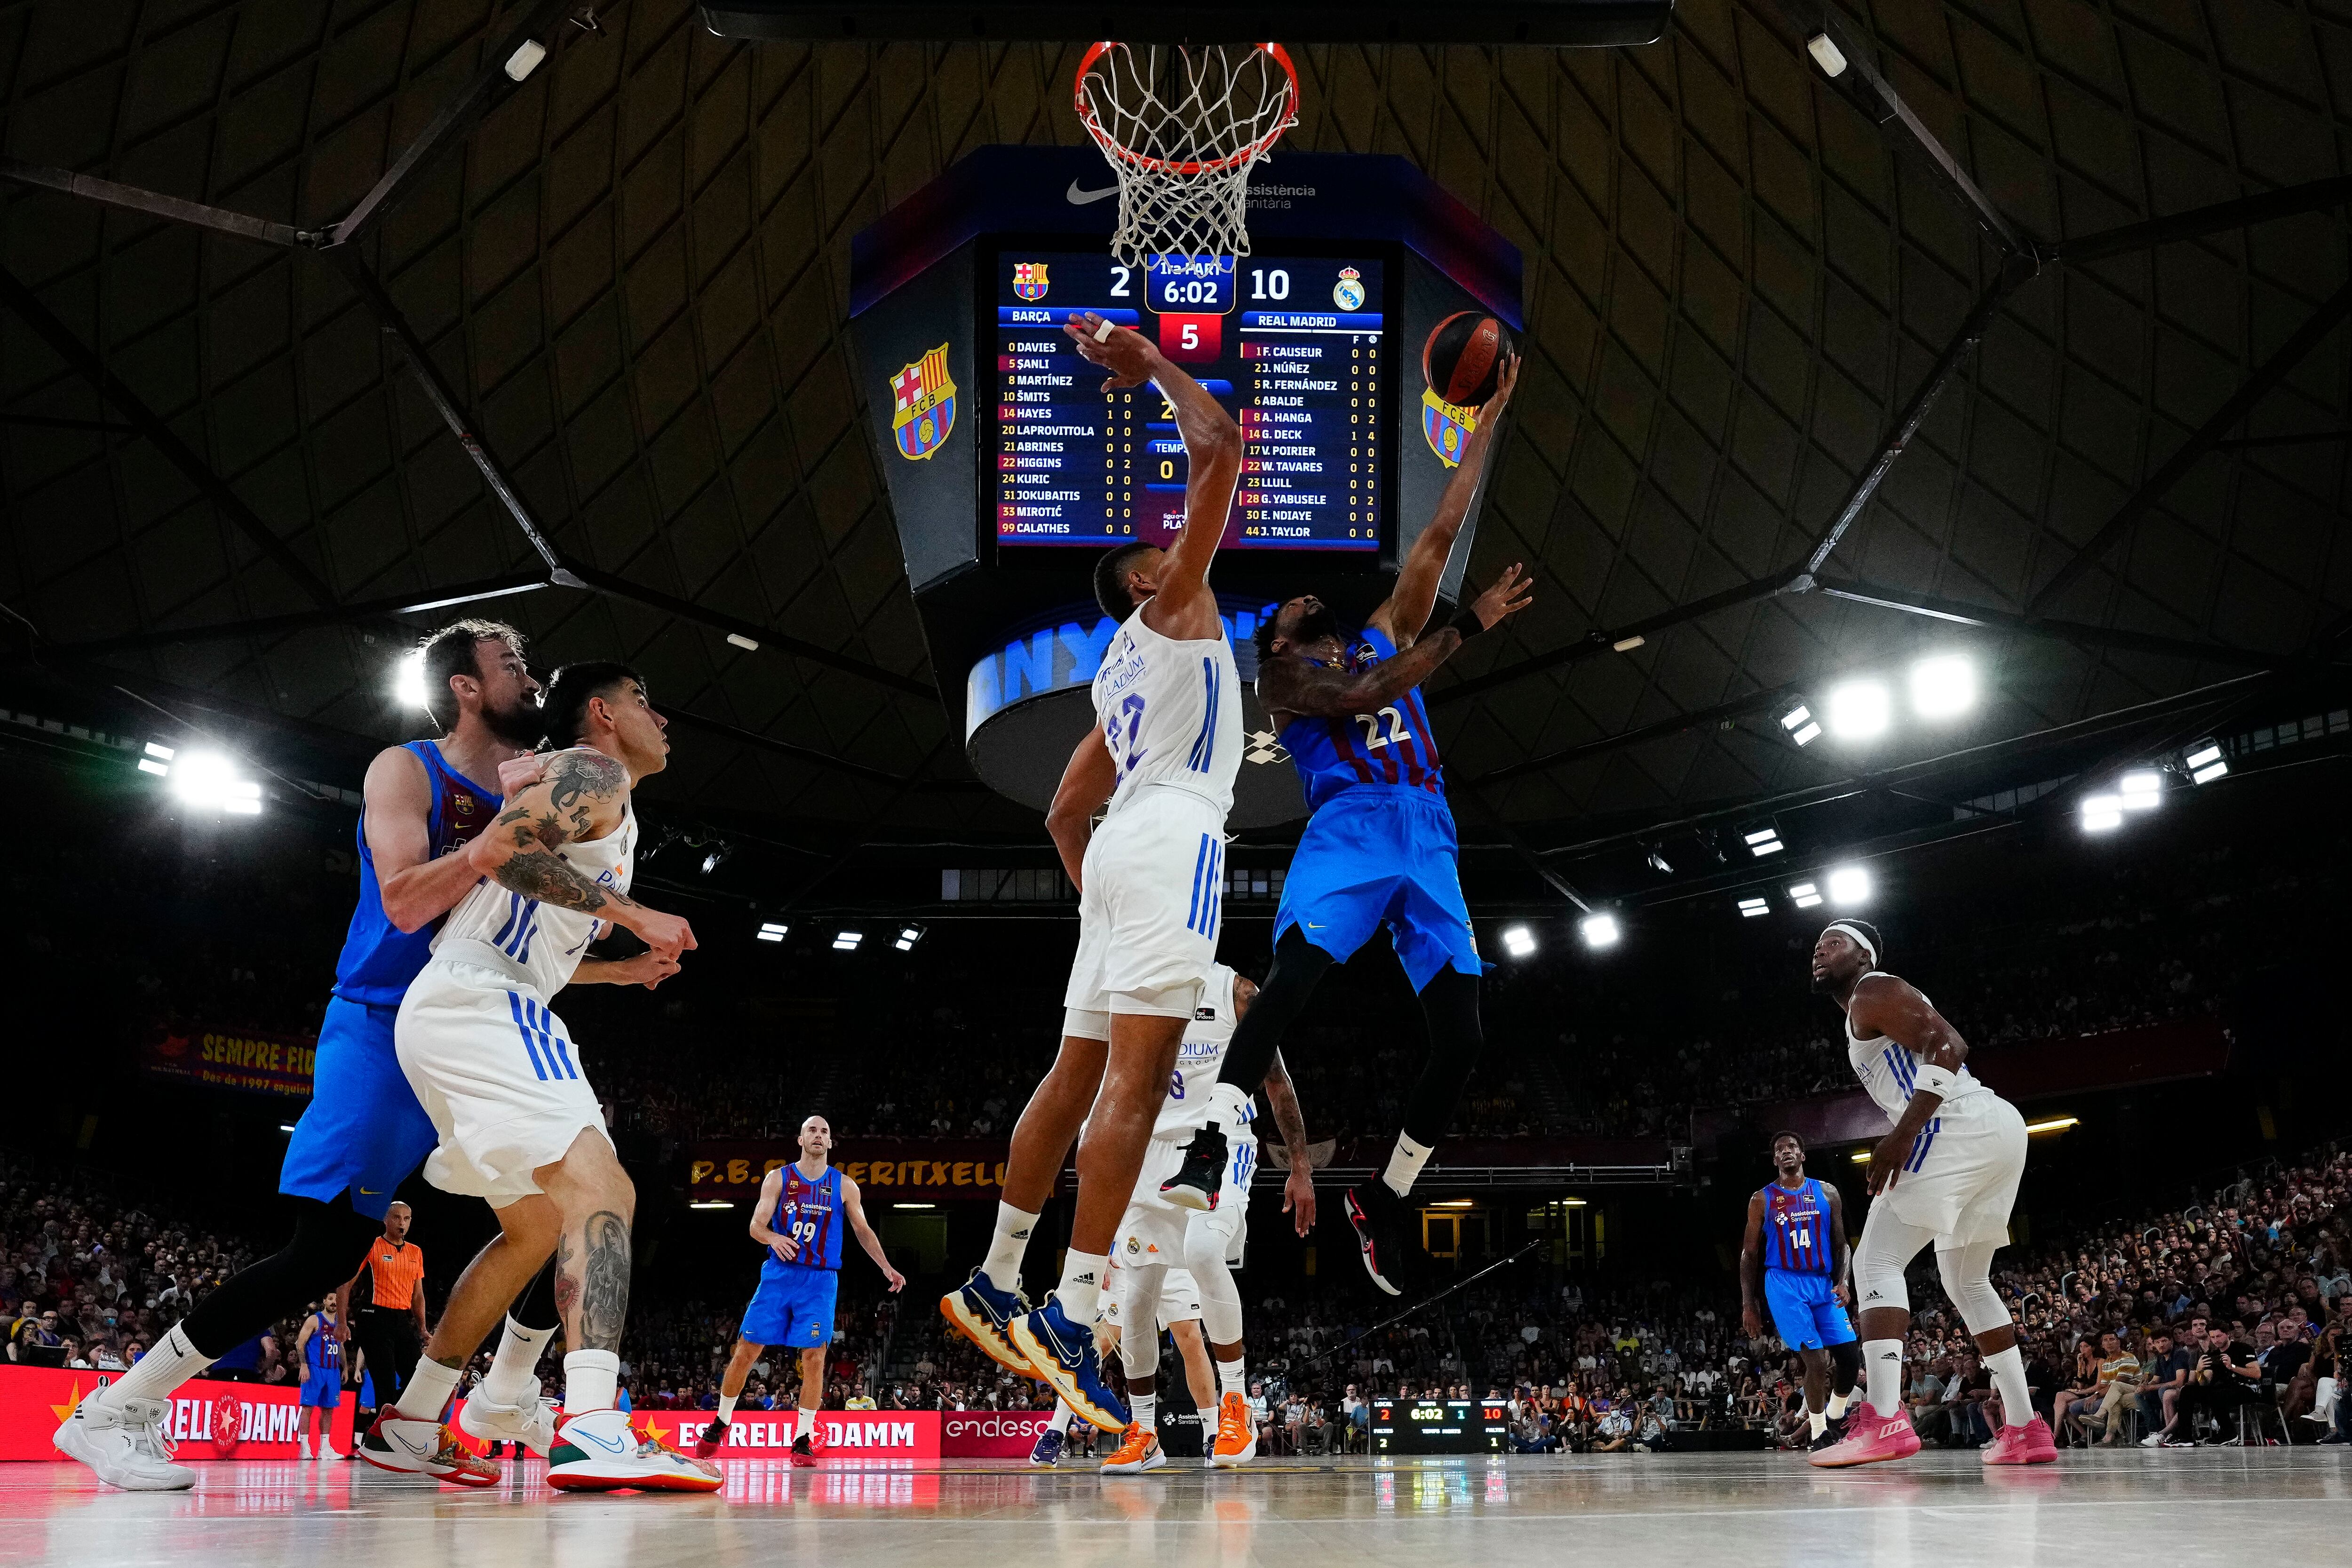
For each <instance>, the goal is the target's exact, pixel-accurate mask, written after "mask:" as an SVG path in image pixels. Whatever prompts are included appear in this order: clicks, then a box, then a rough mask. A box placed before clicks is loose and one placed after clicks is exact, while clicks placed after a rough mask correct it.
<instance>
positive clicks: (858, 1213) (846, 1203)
mask: <svg viewBox="0 0 2352 1568" xmlns="http://www.w3.org/2000/svg"><path fill="white" fill-rule="evenodd" d="M841 1212H842V1213H844V1214H845V1215H848V1216H849V1228H850V1231H851V1232H852V1233H853V1234H854V1235H855V1236H856V1237H857V1245H858V1246H860V1247H864V1248H865V1249H866V1257H868V1258H872V1259H874V1267H875V1268H879V1269H880V1270H882V1278H883V1279H887V1280H888V1281H889V1282H890V1289H891V1290H892V1291H893V1292H896V1291H897V1290H898V1289H900V1288H901V1287H903V1286H904V1285H905V1284H906V1283H907V1277H906V1276H905V1275H904V1274H901V1273H899V1272H898V1270H897V1269H895V1268H891V1267H890V1260H889V1259H888V1258H885V1257H884V1256H883V1255H882V1238H881V1237H878V1236H877V1235H875V1234H874V1227H873V1226H870V1225H868V1224H866V1198H865V1195H864V1194H861V1193H860V1192H859V1191H858V1188H857V1184H856V1182H853V1181H851V1180H850V1179H849V1178H848V1177H847V1176H843V1177H842V1178H841Z"/></svg>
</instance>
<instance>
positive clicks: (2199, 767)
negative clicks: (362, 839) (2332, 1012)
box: [142, 741, 2230, 784]
mask: <svg viewBox="0 0 2352 1568" xmlns="http://www.w3.org/2000/svg"><path fill="white" fill-rule="evenodd" d="M147 749H148V750H149V751H151V752H152V751H153V750H154V749H155V748H154V747H152V746H150V747H148V748H147ZM2180 761H2181V765H2182V766H2184V767H2186V768H2187V769H2188V770H2189V783H2190V784H2211V783H2212V782H2213V781H2214V780H2215V779H2218V778H2220V777H2221V775H2222V774H2224V773H2228V772H2229V771H2230V760H2229V759H2228V758H2227V757H2224V756H2223V755H2222V754H2221V747H2220V746H2218V745H2216V744H2215V743H2214V742H2211V741H2200V742H2197V744H2196V745H2194V746H2192V747H2190V748H2189V754H2188V755H2187V756H2185V757H2183V758H2181V759H2180ZM143 765H144V764H142V766H143Z"/></svg>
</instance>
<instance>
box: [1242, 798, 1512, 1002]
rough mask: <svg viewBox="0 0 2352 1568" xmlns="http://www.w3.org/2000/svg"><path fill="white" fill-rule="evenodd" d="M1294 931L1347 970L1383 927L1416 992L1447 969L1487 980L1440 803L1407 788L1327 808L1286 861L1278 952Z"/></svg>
mask: <svg viewBox="0 0 2352 1568" xmlns="http://www.w3.org/2000/svg"><path fill="white" fill-rule="evenodd" d="M1293 926H1297V927H1298V928H1299V929H1300V930H1301V931H1304V932H1306V935H1307V941H1308V942H1313V943H1314V944H1315V945H1316V946H1317V947H1319V948H1321V949H1322V950H1323V951H1324V952H1328V953H1329V954H1330V955H1331V956H1332V957H1334V958H1336V959H1338V960H1339V961H1340V962H1341V963H1346V962H1347V961H1348V960H1349V959H1350V958H1352V957H1354V956H1355V954H1356V950H1357V949H1358V948H1360V947H1362V946H1363V945H1364V943H1365V942H1369V941H1370V940H1371V937H1372V933H1373V932H1374V931H1378V930H1379V929H1380V928H1381V927H1382V926H1386V927H1388V930H1389V940H1390V941H1391V942H1393V943H1394V944H1395V946H1396V953H1397V958H1398V960H1399V961H1400V962H1401V963H1403V965H1404V972H1405V976H1406V978H1408V979H1410V980H1411V981H1412V988H1413V989H1414V990H1415V991H1418V990H1420V989H1421V988H1422V987H1423V986H1424V985H1426V984H1429V983H1430V981H1431V980H1433V978H1435V977H1436V974H1437V973H1438V971H1440V970H1442V969H1444V968H1447V967H1449V966H1450V967H1452V968H1454V969H1457V970H1460V971H1461V972H1462V973H1465V974H1468V975H1474V976H1475V975H1479V974H1483V973H1486V964H1485V963H1484V961H1482V960H1481V959H1480V958H1479V956H1478V939H1477V934H1476V932H1475V931H1473V930H1472V928H1471V925H1470V906H1469V905H1468V904H1467V903H1465V902H1464V901H1463V898H1462V873H1461V870H1460V868H1458V867H1457V866H1456V864H1455V840H1454V812H1453V809H1452V808H1451V807H1450V806H1448V805H1446V804H1445V797H1444V796H1443V795H1433V794H1432V793H1431V792H1430V791H1428V790H1425V789H1421V788H1418V787H1416V786H1413V785H1411V784H1359V785H1357V786H1356V787H1355V788H1353V789H1349V790H1346V791H1343V792H1341V793H1340V794H1339V795H1334V796H1332V797H1331V798H1330V799H1329V800H1328V801H1325V802H1324V803H1323V805H1322V806H1321V807H1320V808H1319V809H1318V810H1317V812H1316V813H1315V816H1314V817H1313V818H1312V819H1311V820H1310V821H1308V823H1307V831H1306V832H1305V833H1304V834H1302V835H1300V837H1299V840H1298V848H1297V851H1296V852H1295V853H1294V854H1292V856H1291V857H1290V871H1289V874H1288V875H1287V877H1286V879H1284V881H1283V884H1282V903H1281V905H1280V907H1279V908H1277V909H1276V911H1275V916H1274V940H1275V943H1276V946H1279V945H1280V944H1281V942H1282V937H1283V933H1284V932H1285V931H1288V930H1289V929H1290V928H1291V927H1293Z"/></svg>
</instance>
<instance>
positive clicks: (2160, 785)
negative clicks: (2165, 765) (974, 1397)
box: [2116, 768, 2164, 811]
mask: <svg viewBox="0 0 2352 1568" xmlns="http://www.w3.org/2000/svg"><path fill="white" fill-rule="evenodd" d="M2116 785H2117V786H2118V787H2119V788H2120V789H2121V791H2122V792H2123V799H2124V809H2125V810H2126V811H2153V810H2155V809H2156V808H2157V807H2158V806H2159V805H2163V804H2164V775H2163V774H2162V773H2158V772H2157V771H2156V770H2155V769H2154V768H2141V769H2138V770H2137V771H2135V772H2132V773H2126V774H2125V775H2124V776H2123V777H2121V778H2119V779H2117V780H2116Z"/></svg>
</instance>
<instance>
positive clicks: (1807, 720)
mask: <svg viewBox="0 0 2352 1568" xmlns="http://www.w3.org/2000/svg"><path fill="white" fill-rule="evenodd" d="M1780 728H1781V729H1783V730H1786V731H1788V732H1789V739H1790V740H1791V741H1794V742H1797V744H1799V745H1801V746H1810V745H1811V744H1812V743H1813V742H1815V741H1818V740H1820V739H1821V738H1822V725H1821V721H1820V720H1818V719H1815V718H1814V717H1813V710H1811V709H1810V708H1808V707H1806V706H1805V705H1804V704H1803V703H1801V702H1792V703H1790V705H1789V707H1788V708H1787V709H1786V710H1784V711H1783V712H1782V713H1781V715H1780Z"/></svg>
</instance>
